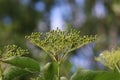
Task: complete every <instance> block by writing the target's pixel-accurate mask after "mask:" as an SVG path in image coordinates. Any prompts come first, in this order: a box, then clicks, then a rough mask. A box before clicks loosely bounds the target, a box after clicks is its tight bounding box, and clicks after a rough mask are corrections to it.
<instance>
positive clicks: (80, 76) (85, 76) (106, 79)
mask: <svg viewBox="0 0 120 80" xmlns="http://www.w3.org/2000/svg"><path fill="white" fill-rule="evenodd" d="M119 79H120V74H119V73H117V72H113V71H91V70H78V71H77V72H76V73H75V74H73V75H72V77H71V79H70V80H119Z"/></svg>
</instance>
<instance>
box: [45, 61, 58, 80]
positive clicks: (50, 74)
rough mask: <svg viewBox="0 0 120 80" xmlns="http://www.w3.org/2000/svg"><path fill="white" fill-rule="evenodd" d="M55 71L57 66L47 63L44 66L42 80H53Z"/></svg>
mask: <svg viewBox="0 0 120 80" xmlns="http://www.w3.org/2000/svg"><path fill="white" fill-rule="evenodd" d="M56 71H57V65H56V64H55V63H50V62H49V63H47V64H46V65H45V66H44V78H45V80H48V79H49V80H55V74H56Z"/></svg>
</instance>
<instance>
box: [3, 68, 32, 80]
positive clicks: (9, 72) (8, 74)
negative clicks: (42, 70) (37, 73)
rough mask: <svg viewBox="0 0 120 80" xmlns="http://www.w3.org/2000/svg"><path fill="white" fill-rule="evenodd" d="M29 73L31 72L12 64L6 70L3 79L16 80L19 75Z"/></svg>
mask: <svg viewBox="0 0 120 80" xmlns="http://www.w3.org/2000/svg"><path fill="white" fill-rule="evenodd" d="M29 73H30V72H28V71H26V70H23V69H21V68H18V67H13V66H12V67H10V68H8V69H6V70H5V71H4V73H3V80H15V79H18V78H19V77H21V76H25V75H27V74H29Z"/></svg>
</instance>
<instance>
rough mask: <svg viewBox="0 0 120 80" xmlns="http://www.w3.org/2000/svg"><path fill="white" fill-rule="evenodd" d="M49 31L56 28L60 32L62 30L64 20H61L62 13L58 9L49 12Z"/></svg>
mask: <svg viewBox="0 0 120 80" xmlns="http://www.w3.org/2000/svg"><path fill="white" fill-rule="evenodd" d="M50 21H51V29H54V30H56V29H57V27H58V28H59V29H61V30H64V24H65V23H64V20H63V18H62V13H61V11H60V9H59V8H58V7H54V8H53V9H52V11H51V16H50Z"/></svg>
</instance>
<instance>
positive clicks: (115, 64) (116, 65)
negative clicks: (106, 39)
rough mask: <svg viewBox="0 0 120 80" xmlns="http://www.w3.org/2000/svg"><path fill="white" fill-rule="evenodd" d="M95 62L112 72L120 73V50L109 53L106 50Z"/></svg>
mask: <svg viewBox="0 0 120 80" xmlns="http://www.w3.org/2000/svg"><path fill="white" fill-rule="evenodd" d="M96 60H97V61H100V62H101V63H103V64H104V65H105V66H107V67H108V68H110V69H112V70H118V71H120V48H119V49H117V50H112V51H111V52H110V51H107V50H106V51H104V52H103V53H101V54H100V56H99V57H97V58H96Z"/></svg>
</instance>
